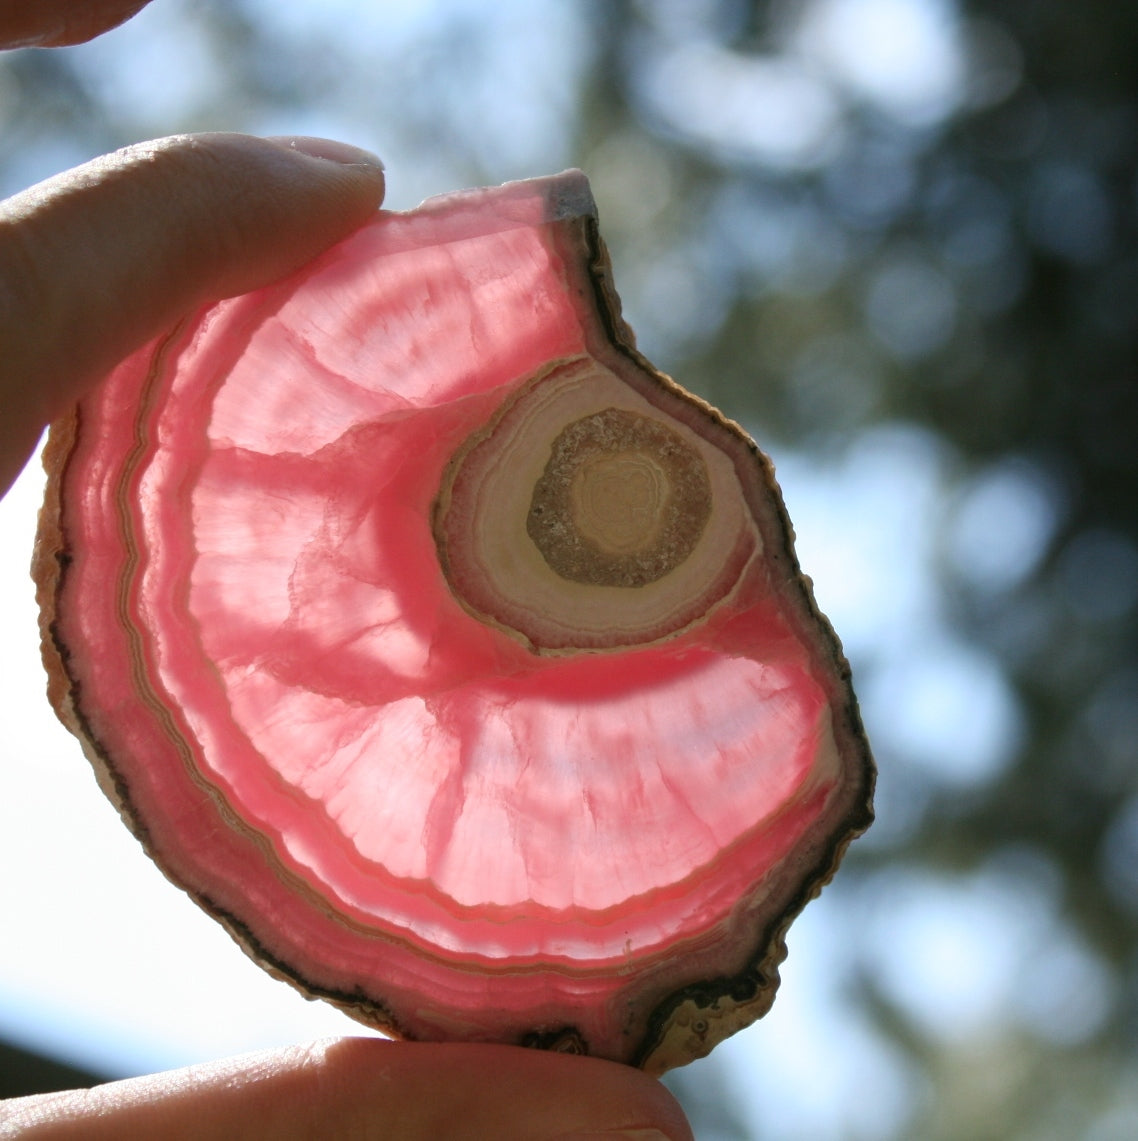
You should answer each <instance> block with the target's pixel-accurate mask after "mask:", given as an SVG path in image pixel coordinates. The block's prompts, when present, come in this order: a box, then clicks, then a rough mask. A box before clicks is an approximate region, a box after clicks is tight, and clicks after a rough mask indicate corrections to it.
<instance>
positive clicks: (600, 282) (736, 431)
mask: <svg viewBox="0 0 1138 1141" xmlns="http://www.w3.org/2000/svg"><path fill="white" fill-rule="evenodd" d="M559 220H561V221H563V222H565V223H566V224H567V229H568V231H569V234H568V235H567V236H569V237H571V239H572V240H571V244H572V245H576V244H579V245H580V247H581V248H580V249H579V250H577V251H574V252H576V253H578V254H581V255H583V258H582V260H583V262H584V264H585V265H586V266H587V268H588V281H589V284H590V286H591V289H592V293H593V297H592V302H593V309H594V312H595V313H596V314H597V316H598V318H599V321H600V325H601V328H602V330H603V332H604V334H605V336H606V339H607V342H608V347H609V349H610V350H613V351H615V352H617V353H618V354H619V355H622V356H624V357H626V358H627V359H628V361H629V362H631V363H632V364H634V365H635V366H636V367H637V368H638V369H640V370H642V371H643V372H644V373H646V374H647V375H649V376H651V377H653V378H655V380H656V381H657V382H658V383H659V385H660V386H661V388H662V389H663V390H664V391H666V392H668V393H670V394H672V395H674V396H682V397H683V399H684V400H685V401H686V402H688V403H689V404H690V405H692V406H695V407H698V408H699V409H700V411H701V412H702V413H703V414H704V415H705V416H706V417H707V418H708V420H709V421H711V422H712V423H713V424H715V425H716V426H718V427H719V428H721V429H723V430H725V431H726V432H727V433H729V434H730V435H731V436H733V437H735V438H736V440H738V441H739V442H740V443H741V444H743V445H744V446H745V447H746V449H747V450H748V451H749V452H750V453H751V455H752V456H753V459H754V462H755V463H756V464H757V465H758V469H759V471H760V472H761V475H762V484H763V489H764V491H765V492H766V493H767V502H768V503H769V504H770V505H771V506H772V507H773V521H774V523H775V524H776V527H777V531H778V535H777V538H778V541H779V544H778V545H779V548H780V550H779V553H780V555H781V556H782V557H784V558H785V560H786V563H787V566H786V568H785V569H786V575H787V579H788V581H793V583H794V585H795V590H794V592H793V595H792V596H791V597H790V599H789V600H790V601H793V602H796V603H797V604H798V608H799V610H800V613H799V614H798V615H797V616H796V617H798V618H799V620H800V621H799V625H800V630H799V633H800V634H802V633H804V632H805V631H815V632H816V636H815V637H813V638H810V639H809V641H810V643H811V644H813V645H814V647H815V649H816V650H817V651H819V653H820V655H821V656H823V657H824V658H826V659H828V661H829V662H830V663H831V665H832V667H833V675H832V676H833V677H834V678H835V679H836V681H837V685H836V686H835V689H834V692H833V693H831V695H830V696H831V700H832V701H833V705H834V712H835V715H836V719H835V725H834V730H835V737H836V739H837V742H838V748H839V753H840V756H841V758H842V760H843V762H844V764H845V765H847V766H848V765H851V764H852V763H853V762H854V761H855V760H856V761H858V762H860V763H859V764H858V765H857V772H856V774H855V775H854V777H853V779H852V780H851V781H849V782H848V784H847V785H845V786H843V789H844V793H845V796H844V799H845V800H846V801H847V802H848V804H849V807H848V810H847V811H846V813H845V814H844V815H843V816H842V817H841V818H840V819H839V820H838V822H837V825H836V826H835V827H833V828H832V829H831V833H830V837H829V839H828V841H827V843H826V844H825V845H824V846H823V848H822V850H821V854H820V855H819V857H818V858H817V859H816V860H815V861H814V862H813V863H812V864H811V865H810V866H808V867H807V868H806V869H805V870H804V871H803V872H800V873H798V875H797V876H796V878H795V881H794V886H793V888H792V890H787V891H786V892H785V895H786V899H785V903H784V905H783V906H781V907H780V908H779V909H778V917H777V918H776V919H775V920H774V921H772V922H771V923H769V924H767V925H766V926H765V927H764V928H763V929H761V930H760V931H759V933H758V938H757V941H756V946H755V950H754V952H753V953H752V954H750V955H749V957H748V958H747V959H746V965H745V967H744V969H743V970H742V971H741V972H739V973H738V974H736V975H733V976H729V977H728V976H724V977H719V978H715V979H709V980H706V981H704V982H700V983H696V984H689V985H687V986H684V987H681V988H679V989H678V990H676V991H674V992H673V993H672V994H670V995H669V996H668V997H667V998H665V999H664V1000H662V1001H660V1002H658V1003H657V1005H656V1007H655V1009H654V1011H653V1012H652V1013H651V1014H650V1015H649V1016H648V1018H647V1021H646V1026H647V1030H646V1033H645V1034H644V1037H643V1039H642V1041H641V1043H640V1045H639V1046H637V1047H636V1048H634V1049H632V1050H630V1052H629V1059H630V1061H631V1063H632V1064H633V1065H636V1066H639V1067H641V1068H644V1069H647V1070H649V1071H650V1072H656V1073H660V1072H663V1071H664V1070H666V1069H669V1068H672V1067H673V1066H676V1065H682V1064H684V1063H686V1062H689V1061H693V1060H694V1059H695V1058H697V1057H700V1056H703V1055H704V1054H706V1053H708V1052H710V1050H711V1049H712V1048H713V1047H714V1046H715V1045H716V1044H717V1043H718V1042H719V1041H721V1040H722V1039H723V1038H725V1037H728V1036H729V1035H730V1034H733V1033H734V1032H735V1031H736V1030H738V1029H740V1028H742V1026H744V1025H747V1024H748V1023H750V1022H752V1021H754V1020H756V1019H758V1018H760V1017H762V1015H763V1014H765V1013H766V1012H767V1010H768V1009H769V1008H770V1005H771V1003H772V1002H773V1000H774V994H775V991H776V989H777V987H778V983H779V977H778V965H779V963H781V962H782V960H783V959H784V958H785V956H786V944H785V935H786V932H787V930H788V928H789V927H790V925H791V923H792V922H793V920H794V919H795V918H796V917H797V915H798V914H799V912H800V911H801V910H802V908H803V907H804V906H805V905H806V903H807V902H809V900H810V899H812V898H814V897H815V896H817V895H818V893H819V892H820V891H821V889H822V887H824V886H825V884H826V883H828V882H829V880H830V879H831V878H832V877H833V875H834V873H835V872H836V870H837V868H838V865H839V863H840V862H841V859H842V856H843V855H844V853H845V850H846V848H847V847H848V846H849V844H850V842H851V841H852V840H853V839H855V838H856V837H857V836H858V835H860V834H861V833H862V832H864V831H865V829H866V828H868V827H869V825H870V824H871V823H872V821H873V809H872V798H873V786H874V781H875V776H876V770H875V767H874V764H873V759H872V756H871V754H870V750H869V745H868V741H867V739H866V736H865V732H864V728H863V726H862V723H861V718H860V714H859V711H858V706H857V700H856V698H855V696H854V694H853V690H852V687H851V685H850V667H849V664H848V662H847V661H846V658H845V656H844V654H843V653H842V649H841V644H840V642H839V640H838V638H837V635H836V634H835V632H834V630H833V627H832V626H831V625H830V623H829V621H828V620H827V619H826V618H825V616H824V615H823V614H822V613H821V611H820V610H819V609H818V606H817V604H816V602H815V599H814V593H813V588H812V584H811V582H810V580H809V578H807V577H806V576H805V575H804V574H803V573H802V571H801V568H800V567H799V564H798V560H797V557H796V555H795V553H794V547H793V534H794V533H793V528H792V526H791V523H790V519H789V516H788V514H787V512H786V508H785V505H784V504H783V501H782V495H781V492H780V490H779V487H778V484H777V482H776V480H775V476H774V469H773V466H772V465H771V463H770V460H769V459H768V458H767V457H766V455H764V454H763V452H762V451H760V449H759V448H758V447H757V445H756V444H755V443H754V441H753V440H752V439H751V437H750V436H749V435H748V434H747V433H746V432H745V431H744V430H743V428H742V427H741V426H740V425H738V424H737V423H735V422H734V421H732V420H729V419H728V418H727V417H725V416H723V414H722V413H720V412H719V411H718V410H717V409H715V408H714V407H713V406H712V405H710V404H708V403H707V402H706V401H704V400H702V399H701V398H699V397H697V396H695V395H693V394H691V393H689V392H687V391H686V390H685V389H683V388H682V387H681V386H680V385H678V384H676V382H675V381H674V380H673V379H672V378H671V377H669V376H667V375H666V374H664V373H661V372H660V371H659V370H658V369H656V368H655V367H654V366H653V365H652V364H651V363H650V362H649V361H648V360H647V359H646V358H645V357H644V356H643V355H642V354H641V353H640V352H639V351H638V350H637V348H636V345H635V336H634V334H633V332H632V330H631V329H630V328H629V326H628V325H627V324H626V323H625V321H624V319H623V317H622V316H621V303H620V299H619V297H618V295H617V293H616V291H615V289H614V287H613V283H612V269H611V263H610V259H609V255H608V251H607V249H606V247H605V245H604V242H603V240H602V239H601V236H600V232H599V228H598V223H597V219H596V216H595V214H583V215H581V216H579V217H577V218H575V219H573V220H568V219H564V218H562V219H559ZM80 420H81V411H80V409H79V407H78V406H77V407H76V408H74V409H73V410H72V411H70V412H69V413H67V414H65V415H64V416H62V417H60V418H59V419H58V420H57V421H56V422H55V423H53V424H52V426H51V430H50V433H49V436H48V441H47V445H46V446H45V448H44V452H43V465H44V469H45V471H46V472H47V476H48V480H47V487H46V491H45V495H44V505H43V507H42V508H41V511H40V516H39V525H38V530H37V535H36V541H35V547H34V552H33V558H32V567H31V571H32V577H33V579H34V580H35V583H36V600H37V603H38V605H39V610H40V617H39V625H40V642H41V655H42V659H43V663H44V668H45V670H46V672H47V675H48V686H47V694H48V699H49V701H50V702H51V704H52V707H53V708H54V709H55V712H56V714H57V716H58V717H59V719H60V721H61V722H62V723H63V724H64V725H65V726H66V727H67V728H68V729H69V730H70V731H71V732H72V733H73V734H74V735H75V736H76V737H77V738H78V739H79V740H80V742H81V744H82V745H83V750H84V753H85V754H86V756H87V758H88V760H89V761H90V762H91V764H92V767H93V768H94V770H95V775H96V779H97V781H98V783H99V785H100V787H101V788H102V790H103V792H104V793H105V794H106V796H107V797H108V799H110V800H111V802H112V803H113V804H114V805H115V807H116V809H117V810H118V812H119V815H120V816H121V817H122V819H123V821H124V823H125V824H126V826H127V827H128V828H129V829H130V831H131V832H132V833H133V834H134V835H135V837H136V838H137V839H138V840H139V842H140V843H141V844H142V846H143V848H144V849H145V851H146V852H147V854H148V855H149V856H150V857H151V859H152V860H153V861H154V863H155V864H156V865H157V866H158V868H159V869H160V870H161V871H162V873H163V874H164V875H165V876H166V877H167V879H169V880H170V881H171V882H172V883H173V884H174V885H175V886H177V887H179V888H180V889H181V890H183V891H185V892H186V893H187V894H188V895H189V896H190V897H191V898H192V899H194V901H195V902H196V903H197V904H198V905H199V906H200V907H201V908H202V909H203V910H204V911H205V912H206V913H207V914H209V915H211V916H212V917H213V918H214V919H215V920H217V921H218V922H219V923H221V925H222V926H223V927H224V928H225V929H226V930H227V931H228V932H229V934H230V935H231V936H232V937H233V939H234V940H235V941H236V942H237V943H238V945H239V946H241V948H242V949H243V950H244V951H245V952H246V953H247V954H248V955H249V956H250V957H251V958H252V959H253V960H254V961H255V962H257V963H258V964H259V965H260V966H261V967H262V968H263V969H265V970H266V971H268V972H269V973H270V974H271V975H273V976H274V977H276V978H278V979H281V980H282V981H284V982H287V983H289V984H290V985H292V986H293V987H294V988H295V989H297V990H298V991H299V992H300V993H301V994H303V995H305V997H308V998H313V997H318V998H321V999H324V1000H325V1001H328V1002H330V1003H331V1004H333V1005H335V1006H337V1007H339V1008H340V1009H341V1010H343V1011H344V1012H345V1013H346V1014H348V1015H349V1016H351V1017H353V1018H355V1019H357V1020H358V1021H361V1022H363V1023H365V1024H367V1025H370V1026H373V1027H375V1028H378V1029H381V1030H384V1031H386V1032H387V1033H390V1034H393V1035H395V1036H396V1037H410V1035H407V1034H406V1033H405V1032H404V1031H402V1030H401V1028H400V1026H399V1024H398V1022H397V1020H396V1019H395V1018H394V1016H393V1015H392V1013H391V1012H390V1011H389V1010H387V1009H386V1007H385V1006H384V1005H383V1004H382V1003H380V1002H378V1001H377V1000H376V999H375V998H373V997H371V996H369V995H366V994H364V993H362V992H360V991H353V992H343V991H336V990H330V989H328V988H325V987H321V986H318V985H314V984H312V983H310V982H308V981H306V980H305V979H304V978H303V977H302V976H301V975H300V974H299V973H298V972H296V971H295V970H293V969H292V968H291V967H290V966H289V965H288V964H287V963H286V962H284V961H282V960H280V959H279V958H278V957H276V956H275V955H273V954H272V953H270V952H269V951H268V950H267V949H266V948H265V947H264V945H263V944H261V943H260V942H259V940H258V939H257V938H256V937H255V936H254V935H253V933H252V931H251V930H250V929H249V928H248V927H247V926H246V925H245V924H244V923H242V922H241V921H240V920H239V919H238V918H237V917H236V916H234V915H232V914H231V913H229V912H227V911H226V910H225V909H223V908H221V907H219V906H218V905H217V904H215V903H214V902H213V901H212V900H211V899H210V898H209V897H208V896H206V895H204V894H202V893H201V892H200V891H198V890H196V889H194V888H192V887H190V886H188V885H187V884H186V883H185V882H183V881H182V879H181V878H180V877H179V876H177V875H175V874H173V873H172V872H171V871H170V870H169V868H168V866H167V863H166V861H165V859H164V858H163V856H162V855H161V853H160V852H159V851H158V849H157V846H156V845H155V844H154V842H153V839H152V837H151V836H150V835H149V832H148V830H147V828H146V827H145V825H144V824H143V823H142V821H141V820H140V819H139V817H138V816H137V814H136V812H135V810H134V807H133V805H132V802H131V797H130V790H129V787H128V786H127V784H126V782H124V781H123V780H122V778H121V777H120V776H119V775H118V773H117V771H116V769H115V766H114V764H113V762H112V759H111V757H110V755H109V753H108V751H107V750H106V749H105V748H104V747H103V746H102V744H101V742H100V741H99V740H98V739H97V737H96V735H95V734H94V732H93V731H92V729H91V727H90V725H89V723H88V721H87V719H86V718H85V717H84V715H83V714H82V712H81V699H80V694H79V683H78V681H77V680H76V679H75V678H74V677H73V676H72V674H71V672H70V670H69V668H68V651H67V648H66V646H65V645H64V644H63V643H62V641H61V640H60V639H59V637H58V635H57V632H56V615H57V611H58V601H59V596H60V592H61V590H62V587H63V582H64V578H65V576H66V573H67V567H68V565H69V563H70V561H71V556H70V555H69V553H68V548H69V543H68V539H67V526H66V522H65V519H64V512H63V503H62V487H63V482H64V479H65V475H66V471H67V467H68V463H69V460H70V457H71V455H72V452H73V449H74V447H75V444H76V441H77V438H78V434H79V429H80ZM764 537H765V535H764ZM724 1000H729V1001H730V1002H731V1003H732V1004H733V1006H734V1011H733V1013H732V1014H731V1016H730V1017H728V1018H725V1019H723V1020H722V1021H721V1022H720V1027H721V1029H720V1032H719V1033H716V1032H715V1027H716V1021H717V1015H718V1014H719V1013H720V1012H719V1011H718V1009H717V1008H718V1004H720V1003H721V1002H723V1001H724ZM689 1002H690V1003H693V1004H694V1005H695V1006H696V1007H697V1008H698V1009H699V1010H702V1011H706V1012H707V1013H708V1015H709V1020H710V1023H711V1031H710V1032H709V1033H708V1034H707V1036H706V1039H705V1040H704V1041H703V1043H702V1044H701V1045H700V1046H699V1047H698V1048H692V1046H691V1044H690V1040H688V1044H687V1045H686V1047H685V1048H684V1049H683V1054H684V1055H686V1056H674V1055H672V1054H670V1053H669V1030H670V1026H669V1023H670V1020H671V1019H672V1016H673V1015H674V1013H675V1012H676V1011H677V1010H678V1009H679V1008H680V1007H681V1006H682V1005H683V1004H685V1003H689ZM519 1044H521V1045H527V1046H534V1047H538V1048H545V1049H558V1050H569V1051H571V1052H587V1046H586V1044H585V1043H584V1042H583V1040H582V1038H581V1036H580V1035H579V1033H578V1032H577V1031H576V1030H575V1028H573V1027H572V1026H565V1027H561V1028H557V1029H553V1030H551V1029H549V1028H547V1027H535V1028H534V1030H533V1031H531V1032H530V1033H528V1034H526V1035H524V1036H523V1037H522V1038H521V1039H519Z"/></svg>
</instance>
